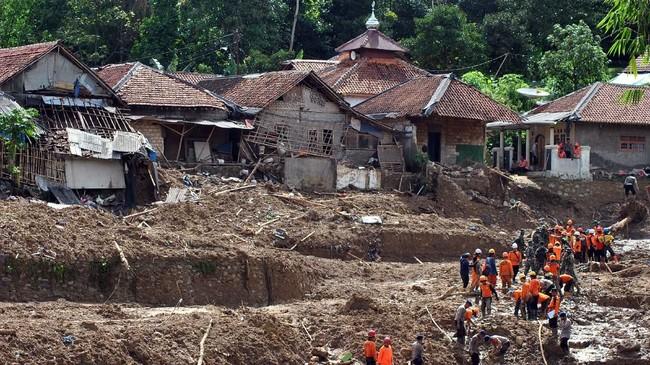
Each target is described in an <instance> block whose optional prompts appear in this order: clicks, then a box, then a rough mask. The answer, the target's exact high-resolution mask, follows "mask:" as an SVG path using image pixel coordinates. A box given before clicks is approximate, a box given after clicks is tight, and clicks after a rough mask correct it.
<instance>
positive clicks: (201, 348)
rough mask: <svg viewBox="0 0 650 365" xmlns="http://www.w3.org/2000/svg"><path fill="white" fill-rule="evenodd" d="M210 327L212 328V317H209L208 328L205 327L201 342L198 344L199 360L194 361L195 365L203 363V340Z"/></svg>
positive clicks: (206, 336)
mask: <svg viewBox="0 0 650 365" xmlns="http://www.w3.org/2000/svg"><path fill="white" fill-rule="evenodd" d="M211 329H212V318H210V323H208V328H206V329H205V334H204V335H203V338H202V339H201V343H200V344H199V361H197V362H196V365H203V357H204V356H205V340H206V339H207V338H208V335H209V334H210V330H211Z"/></svg>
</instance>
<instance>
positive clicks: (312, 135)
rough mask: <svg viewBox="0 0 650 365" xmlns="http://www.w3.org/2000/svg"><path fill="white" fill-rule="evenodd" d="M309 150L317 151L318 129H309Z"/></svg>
mask: <svg viewBox="0 0 650 365" xmlns="http://www.w3.org/2000/svg"><path fill="white" fill-rule="evenodd" d="M308 133H309V136H308V137H309V152H318V131H317V130H316V129H310V130H309V132H308Z"/></svg>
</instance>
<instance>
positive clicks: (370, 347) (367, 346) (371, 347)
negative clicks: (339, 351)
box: [363, 340, 377, 360]
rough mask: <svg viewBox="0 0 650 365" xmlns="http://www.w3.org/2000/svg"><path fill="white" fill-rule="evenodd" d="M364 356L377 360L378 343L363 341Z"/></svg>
mask: <svg viewBox="0 0 650 365" xmlns="http://www.w3.org/2000/svg"><path fill="white" fill-rule="evenodd" d="M363 356H364V357H365V358H366V359H375V360H377V345H376V344H375V341H371V340H366V342H364V343H363Z"/></svg>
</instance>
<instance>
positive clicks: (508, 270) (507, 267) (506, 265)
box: [499, 259, 514, 288]
mask: <svg viewBox="0 0 650 365" xmlns="http://www.w3.org/2000/svg"><path fill="white" fill-rule="evenodd" d="M513 275H514V272H513V271H512V263H511V262H510V260H508V259H505V260H501V262H500V263H499V276H500V277H501V287H502V288H509V287H510V286H512V277H513Z"/></svg>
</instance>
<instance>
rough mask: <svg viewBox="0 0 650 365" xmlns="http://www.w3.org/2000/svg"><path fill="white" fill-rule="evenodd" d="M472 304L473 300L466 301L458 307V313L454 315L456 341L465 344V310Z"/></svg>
mask: <svg viewBox="0 0 650 365" xmlns="http://www.w3.org/2000/svg"><path fill="white" fill-rule="evenodd" d="M471 306H472V302H471V301H469V300H468V301H466V302H465V304H461V305H460V306H459V307H458V309H456V314H455V315H454V324H455V325H456V334H455V335H454V336H455V337H456V341H457V342H458V343H459V344H461V345H464V344H465V336H466V333H465V312H466V311H467V309H468V308H469V307H471Z"/></svg>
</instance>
